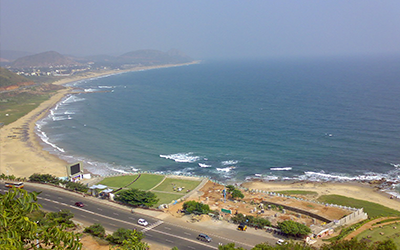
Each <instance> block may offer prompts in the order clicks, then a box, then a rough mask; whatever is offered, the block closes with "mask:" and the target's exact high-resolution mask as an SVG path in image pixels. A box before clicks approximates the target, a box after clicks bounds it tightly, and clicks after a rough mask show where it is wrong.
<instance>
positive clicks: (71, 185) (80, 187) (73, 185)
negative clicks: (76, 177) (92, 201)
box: [65, 181, 89, 193]
mask: <svg viewBox="0 0 400 250" xmlns="http://www.w3.org/2000/svg"><path fill="white" fill-rule="evenodd" d="M65 187H66V188H67V189H69V190H75V191H78V192H82V193H86V192H87V191H88V190H89V188H88V187H87V186H86V185H84V184H82V183H79V182H72V181H67V182H66V183H65Z"/></svg>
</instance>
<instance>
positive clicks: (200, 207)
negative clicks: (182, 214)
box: [183, 201, 211, 214]
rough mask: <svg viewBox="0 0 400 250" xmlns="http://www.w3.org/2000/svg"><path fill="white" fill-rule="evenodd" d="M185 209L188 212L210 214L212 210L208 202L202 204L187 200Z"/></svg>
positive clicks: (184, 205) (184, 204)
mask: <svg viewBox="0 0 400 250" xmlns="http://www.w3.org/2000/svg"><path fill="white" fill-rule="evenodd" d="M183 209H184V210H185V211H186V213H187V214H191V213H199V214H208V213H210V212H211V209H210V207H209V206H208V205H207V204H202V203H200V202H197V201H187V202H185V203H183Z"/></svg>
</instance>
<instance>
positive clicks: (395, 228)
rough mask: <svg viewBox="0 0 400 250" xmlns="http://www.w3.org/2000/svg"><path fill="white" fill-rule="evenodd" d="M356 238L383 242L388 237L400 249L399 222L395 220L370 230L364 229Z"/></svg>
mask: <svg viewBox="0 0 400 250" xmlns="http://www.w3.org/2000/svg"><path fill="white" fill-rule="evenodd" d="M357 239H358V240H359V241H367V242H378V241H380V242H383V241H385V240H389V239H390V240H392V241H393V242H394V244H395V245H396V246H397V248H398V249H400V223H399V222H396V223H392V224H388V225H385V226H382V227H375V228H374V229H372V230H365V231H363V232H361V233H360V234H359V235H358V236H357Z"/></svg>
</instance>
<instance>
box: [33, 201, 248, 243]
mask: <svg viewBox="0 0 400 250" xmlns="http://www.w3.org/2000/svg"><path fill="white" fill-rule="evenodd" d="M37 198H38V199H42V200H48V201H50V202H54V201H52V200H49V199H46V198H42V197H37ZM59 203H60V202H59ZM60 204H63V205H65V206H67V207H71V208H75V209H78V210H81V211H83V212H86V213H89V214H93V215H96V216H98V217H103V218H106V219H109V220H115V221H119V222H121V223H125V224H129V225H132V226H134V227H137V226H139V227H142V226H140V225H137V224H133V223H131V222H128V221H124V220H119V219H116V218H112V217H109V216H106V215H102V214H97V213H95V212H92V211H88V210H85V209H83V208H80V207H75V206H72V205H69V204H65V203H60ZM155 224H156V223H155ZM152 231H153V232H156V233H159V234H164V235H168V236H171V237H175V238H178V239H181V240H186V241H190V242H192V243H196V244H200V245H203V246H206V247H209V248H212V249H216V250H218V247H214V246H210V245H207V244H205V243H202V242H200V241H196V240H191V239H187V238H184V237H181V236H178V235H173V234H170V233H167V232H163V231H159V230H157V229H153V230H152ZM228 240H229V239H228ZM241 244H242V243H241Z"/></svg>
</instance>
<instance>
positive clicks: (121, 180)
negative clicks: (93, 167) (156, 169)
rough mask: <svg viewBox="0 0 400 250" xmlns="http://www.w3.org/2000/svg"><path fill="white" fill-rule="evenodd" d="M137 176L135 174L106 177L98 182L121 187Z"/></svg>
mask: <svg viewBox="0 0 400 250" xmlns="http://www.w3.org/2000/svg"><path fill="white" fill-rule="evenodd" d="M137 177H138V175H137V174H135V175H122V176H114V177H107V178H104V180H102V181H101V182H99V184H103V185H106V186H109V187H112V188H122V187H125V186H126V185H128V184H129V183H131V182H132V181H133V180H135V179H136V178H137ZM139 179H140V178H139Z"/></svg>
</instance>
